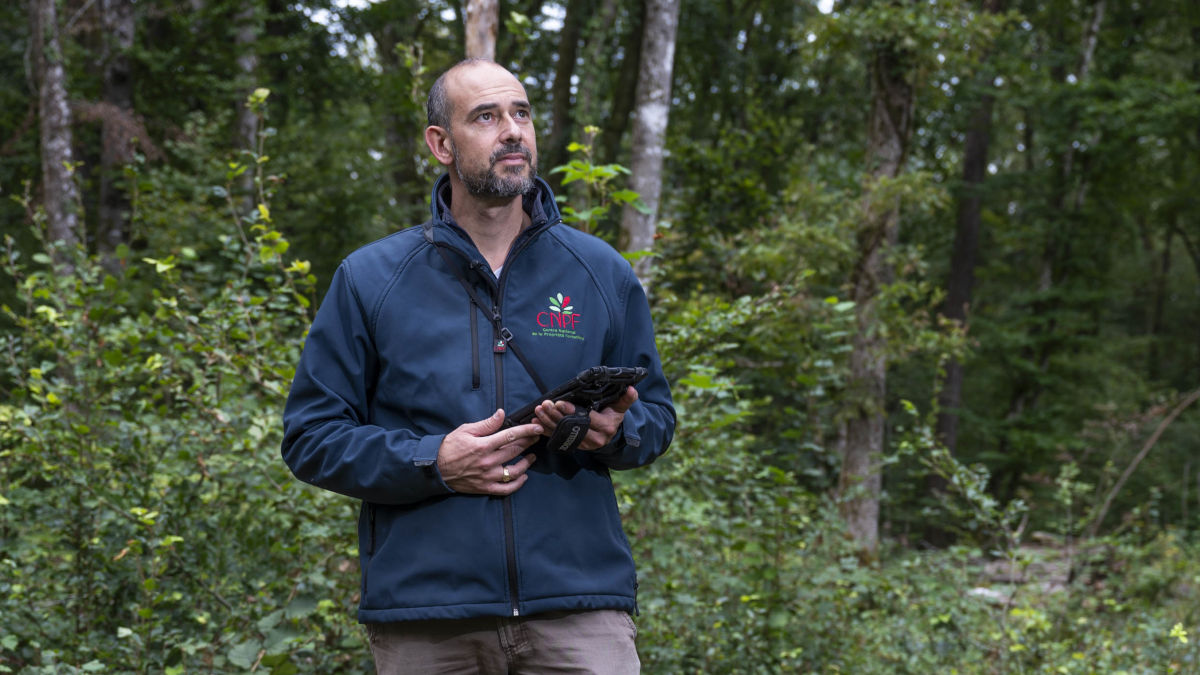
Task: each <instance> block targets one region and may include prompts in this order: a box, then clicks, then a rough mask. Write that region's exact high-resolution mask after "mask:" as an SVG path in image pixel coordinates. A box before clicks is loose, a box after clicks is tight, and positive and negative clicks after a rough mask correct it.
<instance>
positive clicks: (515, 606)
mask: <svg viewBox="0 0 1200 675" xmlns="http://www.w3.org/2000/svg"><path fill="white" fill-rule="evenodd" d="M505 266H507V263H505ZM501 275H503V270H501ZM492 313H493V315H494V316H500V300H499V298H497V299H496V305H495V306H494V307H493V308H492ZM497 323H499V322H493V323H492V356H493V359H492V360H493V362H494V363H495V364H496V407H497V408H502V407H504V353H505V351H507V348H506V347H505V344H504V338H503V337H501V336H500V331H499V330H497V329H496V324H497ZM500 504H501V506H502V507H503V510H504V562H505V564H506V565H507V567H508V588H509V603H510V608H511V609H512V615H513V616H521V592H520V590H519V589H518V587H517V581H518V579H517V544H516V534H515V532H514V530H513V508H512V495H505V496H504V497H501V499H500Z"/></svg>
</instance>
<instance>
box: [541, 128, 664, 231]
mask: <svg viewBox="0 0 1200 675" xmlns="http://www.w3.org/2000/svg"><path fill="white" fill-rule="evenodd" d="M598 133H600V129H599V128H598V127H594V126H588V127H585V128H584V134H585V139H584V141H583V142H573V143H570V144H569V145H568V146H567V151H568V152H570V153H572V154H578V155H579V158H578V159H572V160H571V161H570V162H568V163H567V164H564V165H562V166H556V167H554V168H553V169H551V170H550V173H552V174H554V173H561V174H563V178H562V185H563V186H564V187H566V186H568V185H570V184H571V183H574V182H576V181H581V183H582V184H583V186H584V191H583V194H582V195H581V196H579V197H578V198H577V199H574V200H572V201H573V202H574V203H575V204H576V206H571V205H568V204H566V203H565V202H567V198H566V196H562V195H560V196H558V197H557V199H558V200H559V201H560V202H563V205H562V207H561V211H562V215H563V222H564V223H569V224H571V225H573V226H575V227H576V228H578V229H580V230H583V231H584V232H596V231H597V228H598V227H599V226H600V224H602V223H604V222H605V220H606V219H607V218H609V217H610V214H609V212H610V210H611V209H612V208H613V207H619V206H623V205H625V204H630V205H632V206H633V207H634V208H636V209H638V210H639V211H641V212H643V213H646V212H648V208H647V207H646V205H645V204H643V203H642V201H641V199H639V195H638V193H636V192H634V191H633V190H627V189H618V188H617V186H615V185H613V184H612V180H613V179H614V178H616V177H617V176H622V175H624V176H628V175H629V173H630V172H629V169H627V168H625V167H624V166H621V165H620V164H595V163H593V160H592V152H593V149H592V144H593V143H594V141H595V139H596V134H598Z"/></svg>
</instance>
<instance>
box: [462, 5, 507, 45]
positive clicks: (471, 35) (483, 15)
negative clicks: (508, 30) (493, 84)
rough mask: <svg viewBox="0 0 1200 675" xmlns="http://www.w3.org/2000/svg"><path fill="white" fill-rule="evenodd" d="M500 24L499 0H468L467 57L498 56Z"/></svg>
mask: <svg viewBox="0 0 1200 675" xmlns="http://www.w3.org/2000/svg"><path fill="white" fill-rule="evenodd" d="M499 25H500V2H499V0H468V2H467V31H466V49H467V58H469V59H474V58H482V59H488V60H495V58H496V29H497V27H498V26H499Z"/></svg>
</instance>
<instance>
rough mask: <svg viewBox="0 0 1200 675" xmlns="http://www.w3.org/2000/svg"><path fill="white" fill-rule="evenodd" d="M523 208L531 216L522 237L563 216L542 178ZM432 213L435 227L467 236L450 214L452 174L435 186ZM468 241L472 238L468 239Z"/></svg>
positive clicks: (523, 203) (536, 178)
mask: <svg viewBox="0 0 1200 675" xmlns="http://www.w3.org/2000/svg"><path fill="white" fill-rule="evenodd" d="M521 206H522V208H523V209H524V210H525V213H527V214H529V221H530V225H529V227H527V228H526V229H525V231H524V232H522V233H521V235H524V236H531V235H533V234H536V233H538V232H540V231H541V230H543V229H545V228H547V227H549V226H550V225H553V224H555V223H557V222H558V221H559V220H561V218H562V216H561V214H560V213H559V211H558V204H557V203H556V202H555V201H554V193H553V192H551V191H550V185H549V184H547V183H546V181H544V180H542V178H541V177H535V178H534V185H533V189H531V190H530V191H529V192H526V193H525V194H524V195H523V196H522V197H521ZM430 211H431V212H432V215H433V224H434V225H445V226H447V227H449V228H450V229H452V230H455V231H457V232H458V233H460V234H462V235H463V236H466V232H465V231H464V230H463V229H462V228H461V227H459V225H458V223H457V222H455V221H454V216H453V215H452V214H451V213H450V174H442V176H441V178H438V180H437V182H436V183H434V184H433V195H432V199H431V200H430ZM467 238H468V240H469V239H470V237H467Z"/></svg>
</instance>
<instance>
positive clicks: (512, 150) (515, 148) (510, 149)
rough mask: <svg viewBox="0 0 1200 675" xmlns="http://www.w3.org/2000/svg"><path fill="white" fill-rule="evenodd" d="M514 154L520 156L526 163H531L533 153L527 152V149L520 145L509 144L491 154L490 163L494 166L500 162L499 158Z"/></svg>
mask: <svg viewBox="0 0 1200 675" xmlns="http://www.w3.org/2000/svg"><path fill="white" fill-rule="evenodd" d="M515 154H520V155H521V156H522V157H524V158H525V161H526V162H530V163H532V162H533V153H532V152H530V151H529V148H527V147H525V146H524V145H521V144H520V143H510V144H508V145H505V146H502V147H500V149H498V150H496V151H495V152H493V153H492V156H491V162H490V163H491V164H495V163H496V162H498V161H500V158H501V157H503V156H505V155H515Z"/></svg>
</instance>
